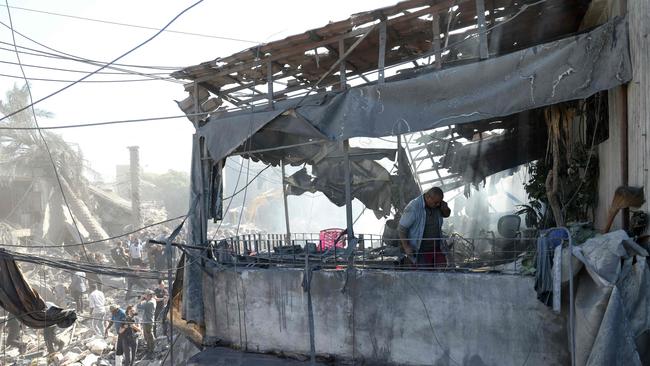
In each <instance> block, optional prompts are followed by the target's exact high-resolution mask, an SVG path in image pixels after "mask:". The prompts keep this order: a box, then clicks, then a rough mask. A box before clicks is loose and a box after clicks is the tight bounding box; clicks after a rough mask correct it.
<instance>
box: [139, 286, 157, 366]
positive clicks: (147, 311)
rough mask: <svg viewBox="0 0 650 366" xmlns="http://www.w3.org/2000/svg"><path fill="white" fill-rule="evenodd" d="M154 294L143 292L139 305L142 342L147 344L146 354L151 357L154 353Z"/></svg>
mask: <svg viewBox="0 0 650 366" xmlns="http://www.w3.org/2000/svg"><path fill="white" fill-rule="evenodd" d="M153 296H154V293H153V291H151V290H145V292H144V299H143V301H142V302H141V303H140V305H141V306H142V328H143V330H144V340H145V342H146V343H147V353H149V355H150V356H151V355H153V351H154V338H153V324H154V321H155V320H156V319H155V316H154V315H155V313H156V301H154V299H153Z"/></svg>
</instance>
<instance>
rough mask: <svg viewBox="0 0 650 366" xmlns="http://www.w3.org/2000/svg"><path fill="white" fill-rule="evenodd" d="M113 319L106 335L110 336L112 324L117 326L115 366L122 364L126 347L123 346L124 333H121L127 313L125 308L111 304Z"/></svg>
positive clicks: (107, 327)
mask: <svg viewBox="0 0 650 366" xmlns="http://www.w3.org/2000/svg"><path fill="white" fill-rule="evenodd" d="M110 310H111V320H110V321H109V322H108V325H107V326H106V330H104V337H108V330H109V329H111V325H113V326H114V327H115V328H114V329H115V334H117V342H115V366H122V355H123V354H124V349H123V348H122V343H123V339H122V334H121V333H120V327H121V326H122V324H124V322H125V321H126V313H125V312H124V310H122V309H120V306H119V305H111V306H110Z"/></svg>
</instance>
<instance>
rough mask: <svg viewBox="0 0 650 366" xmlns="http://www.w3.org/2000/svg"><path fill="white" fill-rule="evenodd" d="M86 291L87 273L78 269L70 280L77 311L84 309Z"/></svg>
mask: <svg viewBox="0 0 650 366" xmlns="http://www.w3.org/2000/svg"><path fill="white" fill-rule="evenodd" d="M85 292H86V273H85V272H81V271H77V272H75V273H74V274H73V275H72V281H71V282H70V295H72V298H73V299H74V302H75V306H76V309H77V312H79V313H83V311H84V299H83V296H84V293H85Z"/></svg>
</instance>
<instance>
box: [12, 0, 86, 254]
mask: <svg viewBox="0 0 650 366" xmlns="http://www.w3.org/2000/svg"><path fill="white" fill-rule="evenodd" d="M5 4H6V5H7V15H8V16H9V25H10V28H11V39H12V40H13V44H14V48H15V47H16V35H15V34H14V31H13V29H14V25H13V21H12V19H11V11H10V10H9V0H5ZM16 59H17V60H18V65H19V66H20V72H21V73H22V74H23V78H24V79H25V84H26V85H27V92H28V93H29V102H30V104H29V106H27V107H26V108H23V109H22V110H21V111H24V110H25V109H28V108H29V109H31V112H32V116H33V118H34V124H35V125H36V127H39V125H38V118H37V117H36V109H35V108H34V98H33V96H32V88H31V87H30V86H29V82H27V75H25V69H24V68H23V66H22V61H21V60H20V54H18V49H17V48H16ZM13 114H15V113H13ZM7 117H8V116H7ZM7 117H5V118H7ZM3 119H4V118H3ZM38 135H39V136H40V137H41V140H43V145H44V146H45V151H47V156H48V157H49V159H50V163H51V164H52V170H53V171H54V176H55V177H56V182H57V184H58V186H59V190H60V191H61V196H62V197H63V203H65V207H66V209H67V211H68V214H69V215H70V218H71V219H72V224H73V225H74V228H75V230H76V231H77V235H78V236H79V241H81V249H82V250H83V253H84V256H85V257H86V260H87V261H90V258H89V257H88V253H87V252H86V247H85V246H84V245H83V236H82V235H81V231H80V230H79V226H78V225H77V220H76V219H75V218H74V215H73V214H72V210H71V209H70V205H69V204H68V198H67V197H66V195H65V190H64V189H63V184H62V182H61V177H60V176H59V172H58V171H57V169H56V163H55V162H54V157H53V156H52V151H51V150H50V146H49V144H48V143H47V140H45V136H44V135H43V131H41V130H40V129H39V130H38Z"/></svg>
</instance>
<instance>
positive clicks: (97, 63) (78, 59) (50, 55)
mask: <svg viewBox="0 0 650 366" xmlns="http://www.w3.org/2000/svg"><path fill="white" fill-rule="evenodd" d="M0 24H2V25H4V23H2V21H0ZM16 34H19V35H20V33H18V32H16ZM29 40H31V41H33V42H36V41H34V40H32V39H31V38H29ZM36 43H37V44H38V45H41V44H40V43H38V42H36ZM0 44H8V45H10V46H12V48H13V45H12V44H11V43H7V42H2V41H0ZM16 47H17V48H22V49H25V50H30V51H33V52H28V51H18V53H20V54H23V55H30V56H38V57H47V58H53V59H57V60H67V61H74V62H80V63H83V64H88V65H93V66H103V65H106V63H103V62H100V61H93V60H88V59H85V58H82V57H78V56H75V55H71V54H68V53H65V52H62V51H56V50H55V49H53V48H52V50H54V51H56V52H59V53H61V54H62V55H64V56H62V55H59V54H54V53H50V52H45V51H41V50H37V49H33V48H29V47H24V46H18V45H16ZM43 47H47V46H44V45H43ZM0 50H2V51H10V52H12V53H15V51H14V50H13V49H7V48H4V47H0ZM65 55H67V56H65ZM132 67H136V66H132ZM142 67H143V68H144V67H145V66H142ZM106 68H108V69H111V70H117V71H121V72H122V73H124V74H132V75H140V76H146V77H150V78H153V79H164V78H163V77H160V76H158V75H159V73H145V72H140V71H134V70H129V69H126V68H123V67H117V66H113V65H111V66H107V67H106ZM152 69H154V70H156V69H155V68H153V67H152ZM158 70H160V69H158ZM84 73H87V72H86V71H84ZM98 73H99V72H98ZM168 81H169V82H176V83H177V84H178V83H181V84H182V82H180V80H179V81H174V80H168Z"/></svg>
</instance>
